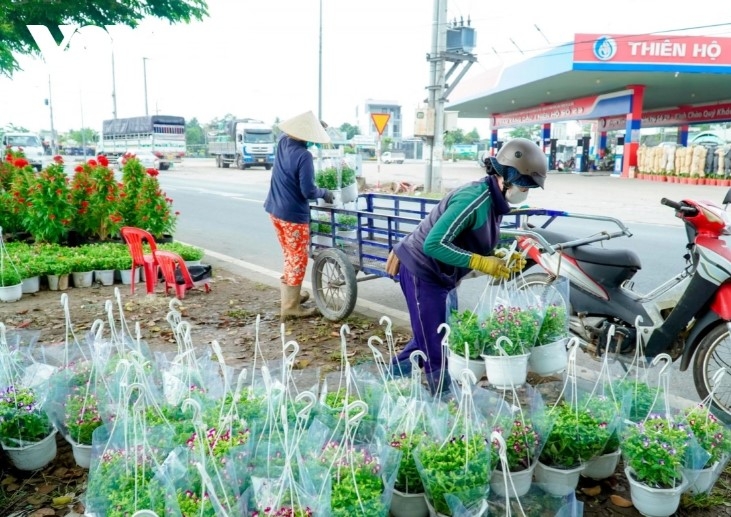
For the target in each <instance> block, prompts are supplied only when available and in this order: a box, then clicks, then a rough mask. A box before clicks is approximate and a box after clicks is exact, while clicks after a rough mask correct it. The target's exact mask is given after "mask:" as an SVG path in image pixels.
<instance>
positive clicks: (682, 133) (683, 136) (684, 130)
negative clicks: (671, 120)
mask: <svg viewBox="0 0 731 517" xmlns="http://www.w3.org/2000/svg"><path fill="white" fill-rule="evenodd" d="M688 128H689V126H688V124H682V125H681V126H678V143H679V144H680V145H682V146H683V147H688Z"/></svg>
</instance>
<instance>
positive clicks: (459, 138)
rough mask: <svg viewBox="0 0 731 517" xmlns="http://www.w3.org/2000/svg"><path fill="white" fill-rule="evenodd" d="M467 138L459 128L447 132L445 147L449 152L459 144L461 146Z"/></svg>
mask: <svg viewBox="0 0 731 517" xmlns="http://www.w3.org/2000/svg"><path fill="white" fill-rule="evenodd" d="M464 139H465V136H464V133H463V132H462V130H461V129H459V128H457V129H454V130H452V131H449V132H447V133H446V134H445V135H444V147H446V148H447V150H450V149H452V147H454V146H455V145H457V144H461V143H462V142H464Z"/></svg>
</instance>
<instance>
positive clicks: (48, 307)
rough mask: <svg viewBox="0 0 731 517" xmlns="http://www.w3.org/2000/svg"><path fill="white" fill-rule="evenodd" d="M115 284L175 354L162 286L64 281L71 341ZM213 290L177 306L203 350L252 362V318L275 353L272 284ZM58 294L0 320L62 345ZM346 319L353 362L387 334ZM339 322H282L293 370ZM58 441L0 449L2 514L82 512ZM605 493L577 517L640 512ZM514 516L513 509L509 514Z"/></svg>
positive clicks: (322, 362) (78, 480) (696, 515)
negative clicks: (10, 454)
mask: <svg viewBox="0 0 731 517" xmlns="http://www.w3.org/2000/svg"><path fill="white" fill-rule="evenodd" d="M115 288H118V289H119V293H120V296H121V299H122V305H123V309H124V315H125V319H126V321H127V323H128V325H129V326H130V328H134V325H135V324H136V323H139V324H140V327H141V332H142V337H143V339H144V340H145V341H146V342H147V344H148V345H149V347H150V348H151V350H152V351H161V352H165V351H169V352H174V351H175V350H176V343H175V339H174V338H173V333H172V330H171V328H170V326H169V325H168V323H167V321H166V319H165V316H166V314H167V311H168V303H169V301H170V299H171V298H169V297H166V296H165V294H164V293H163V292H162V289H158V291H157V293H156V294H155V295H149V296H148V295H147V294H146V293H145V289H144V283H143V284H142V285H141V286H139V288H138V289H137V290H136V293H135V294H134V295H132V294H131V293H130V288H129V286H126V285H121V284H116V285H115V286H112V287H103V286H101V285H96V286H94V287H90V288H81V289H80V288H73V287H72V288H70V289H69V290H67V291H65V294H66V295H67V296H68V302H69V313H70V316H71V322H72V324H73V328H74V331H75V334H76V336H77V338H78V339H82V338H83V336H84V334H85V333H86V331H88V330H89V329H90V328H91V326H92V323H93V322H94V321H95V320H96V319H103V320H104V319H106V312H105V305H106V303H107V301H108V300H114V299H115V298H114V296H115V294H114V291H115ZM211 288H212V290H211V292H210V293H205V292H203V291H202V290H193V291H189V292H188V294H187V295H186V297H185V299H184V300H183V304H182V307H181V308H180V310H181V312H182V314H183V318H184V319H185V320H187V321H188V322H190V324H191V327H192V337H193V342H194V343H195V345H196V346H198V347H204V346H207V345H209V344H210V343H212V342H213V341H214V340H216V341H217V342H218V343H219V344H220V346H221V349H222V351H223V354H224V357H225V358H226V361H227V364H229V365H231V366H235V367H240V366H243V365H244V364H247V363H250V362H251V360H252V358H253V347H254V343H255V337H256V332H255V322H256V318H257V315H259V316H260V326H259V343H260V346H261V350H262V352H263V355H264V357H265V358H266V359H268V360H277V359H279V358H280V357H281V343H282V336H281V333H280V323H279V291H278V290H276V289H274V288H272V287H269V286H267V285H263V284H260V283H257V282H254V281H251V280H249V279H247V278H244V277H242V276H239V275H236V274H233V273H231V272H229V271H226V270H225V269H222V268H219V267H217V268H215V269H214V278H213V282H212V283H211ZM61 294H62V293H61V292H58V291H48V290H47V289H42V290H41V291H40V292H38V293H36V294H25V295H23V298H22V299H21V300H20V301H18V302H14V303H9V304H0V322H2V323H4V324H5V325H6V327H7V328H8V329H9V330H12V329H18V328H20V329H26V330H37V331H40V336H39V342H40V343H41V344H43V343H58V342H63V340H64V335H65V331H66V325H65V318H64V309H63V306H62V304H61V302H60V300H61ZM345 323H347V324H348V326H349V327H350V332H351V333H350V335H349V336H348V338H347V352H346V353H347V355H348V358H349V360H350V361H351V362H352V363H357V362H360V361H364V360H368V359H369V358H370V352H369V349H368V346H367V342H368V338H369V337H371V336H373V335H375V336H378V337H380V338H382V339H385V336H384V330H385V329H384V327H382V326H381V325H379V323H378V321H376V320H374V319H370V318H368V317H365V316H362V315H358V314H356V313H354V314H353V315H351V316H350V317H349V318H348V319H347V321H345ZM340 328H341V325H340V324H334V323H332V322H329V321H327V320H325V319H324V318H321V317H314V318H310V319H307V320H301V321H298V322H296V323H292V322H290V323H288V324H287V325H286V330H285V339H286V341H289V340H295V341H297V343H298V344H299V345H300V352H299V354H298V356H297V357H298V360H297V362H296V366H295V367H296V368H298V369H306V370H314V369H316V368H319V369H320V374H321V375H324V374H326V373H328V372H333V371H337V370H338V369H339V367H340V360H341V355H340V349H341V340H340ZM394 337H395V341H396V344H397V347H398V345H400V344H403V343H404V342H405V341H406V340H407V339H408V329H403V328H398V327H394ZM384 352H385V351H384ZM530 380H532V381H536V380H535V379H530ZM536 382H537V381H536ZM58 446H59V453H58V455H57V458H56V460H55V461H54V462H53V463H52V464H51V465H49V466H48V467H47V468H45V469H43V470H41V471H37V472H35V473H32V474H28V473H22V472H19V471H15V470H14V469H12V468H11V467H9V466H8V462H7V460H6V459H5V458H3V457H1V456H0V516H8V515H13V514H14V512H17V513H15V515H18V516H21V515H22V516H24V517H25V516H32V517H41V516H54V515H55V516H59V517H60V516H71V517H74V516H76V515H78V514H83V512H84V508H83V502H82V501H81V497H80V496H81V495H82V494H83V492H84V487H85V484H86V471H85V470H83V469H81V468H79V467H76V465H75V463H74V460H73V456H72V454H71V450H70V447H69V446H68V445H67V443H66V442H65V440H63V439H62V438H59V439H58ZM717 487H718V488H717V489H716V490H715V491H714V493H713V494H712V495H711V496H710V498H709V497H706V498H705V499H694V500H691V499H689V498H685V499H684V501H683V503H682V506H681V509H680V510H679V512H678V513H677V514H676V515H677V516H681V517H690V516H693V517H710V516H719V515H731V508H730V507H728V506H726V505H727V504H728V503H727V502H726V501H727V500H728V499H729V497H728V495H729V494H731V474H729V472H728V471H727V472H726V473H725V474H724V475H723V476H722V478H721V479H720V480H719V482H718V483H717ZM612 495H614V496H618V497H620V498H624V499H625V500H629V489H628V487H627V484H626V480H625V479H624V477H623V476H622V475H617V476H615V477H613V478H610V479H609V480H605V481H603V482H593V481H589V480H582V482H581V484H580V488H579V490H578V491H577V496H578V498H579V499H580V500H581V501H583V502H584V505H585V506H584V515H585V516H589V517H605V516H606V517H613V516H620V515H622V516H639V515H640V514H639V512H637V511H636V510H635V509H634V508H625V507H622V506H620V505H617V504H615V503H617V502H621V500H620V499H617V498H616V497H615V498H614V500H612V499H611V498H610V497H611V496H612ZM59 498H60V499H59ZM513 513H514V514H516V515H517V513H516V512H515V511H514V512H513ZM541 515H542V513H541Z"/></svg>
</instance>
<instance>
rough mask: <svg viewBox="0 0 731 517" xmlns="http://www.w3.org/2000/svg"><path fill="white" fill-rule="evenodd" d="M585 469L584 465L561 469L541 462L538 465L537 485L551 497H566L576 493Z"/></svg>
mask: <svg viewBox="0 0 731 517" xmlns="http://www.w3.org/2000/svg"><path fill="white" fill-rule="evenodd" d="M583 469H584V466H583V465H580V466H578V467H576V468H573V469H559V468H556V467H550V466H548V465H545V464H543V463H541V462H540V461H539V462H538V464H537V465H536V484H538V486H539V487H540V488H541V490H543V491H544V492H546V493H547V494H549V495H553V496H556V497H564V496H567V495H569V494H573V493H574V491H575V490H576V487H577V486H578V485H579V477H580V476H581V471H582V470H583Z"/></svg>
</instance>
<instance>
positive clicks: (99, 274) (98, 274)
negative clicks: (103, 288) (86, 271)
mask: <svg viewBox="0 0 731 517" xmlns="http://www.w3.org/2000/svg"><path fill="white" fill-rule="evenodd" d="M94 281H96V282H99V283H100V284H102V285H114V270H113V269H102V270H97V271H94Z"/></svg>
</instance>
